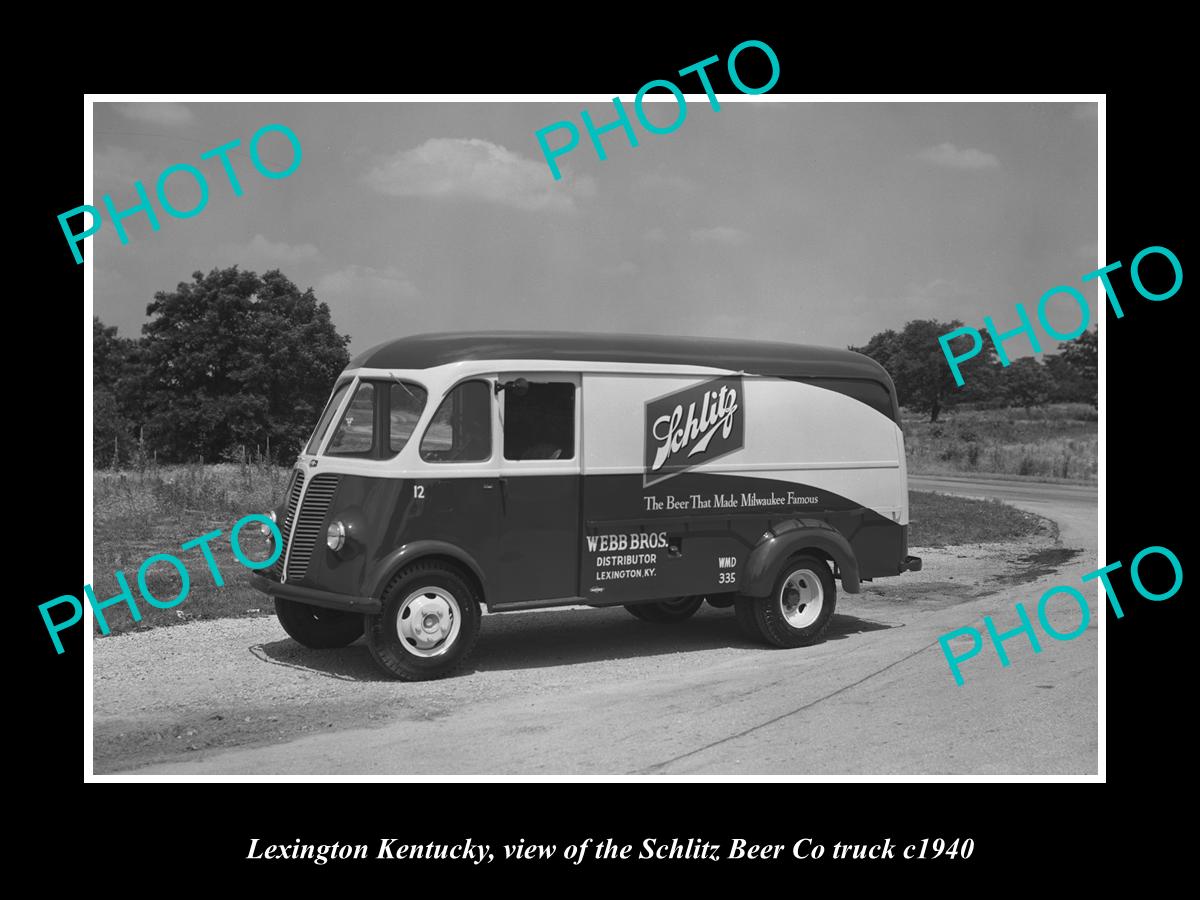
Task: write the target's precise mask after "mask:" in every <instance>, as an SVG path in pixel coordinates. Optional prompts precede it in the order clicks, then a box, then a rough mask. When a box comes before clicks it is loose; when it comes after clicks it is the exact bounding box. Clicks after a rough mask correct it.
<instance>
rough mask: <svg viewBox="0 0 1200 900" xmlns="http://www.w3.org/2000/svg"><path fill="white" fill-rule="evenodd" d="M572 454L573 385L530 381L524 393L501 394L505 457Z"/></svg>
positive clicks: (559, 456) (566, 455) (555, 457)
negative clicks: (519, 394)
mask: <svg viewBox="0 0 1200 900" xmlns="http://www.w3.org/2000/svg"><path fill="white" fill-rule="evenodd" d="M574 457H575V385H574V384H571V383H570V382H562V381H552V382H548V383H542V384H537V383H530V385H529V390H528V391H527V392H526V393H525V394H524V395H523V396H517V395H516V393H515V392H513V391H506V392H505V394H504V458H505V459H573V458H574Z"/></svg>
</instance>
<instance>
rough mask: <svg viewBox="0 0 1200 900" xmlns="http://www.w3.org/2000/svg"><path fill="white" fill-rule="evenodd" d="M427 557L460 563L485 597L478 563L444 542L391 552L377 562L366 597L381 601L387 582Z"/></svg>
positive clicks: (421, 543) (422, 543) (415, 544)
mask: <svg viewBox="0 0 1200 900" xmlns="http://www.w3.org/2000/svg"><path fill="white" fill-rule="evenodd" d="M427 556H445V557H449V558H450V559H453V560H454V561H455V562H458V563H461V564H462V565H463V566H464V567H465V568H467V569H469V570H470V571H471V573H472V574H473V575H474V576H475V578H476V579H477V580H478V581H479V584H480V586H481V587H482V589H483V594H484V597H485V598H486V597H487V579H486V578H484V577H483V569H482V568H480V566H479V563H477V562H476V561H475V559H474V558H473V557H472V556H471V554H469V553H467V552H466V551H464V550H463V549H462V548H460V547H456V546H455V545H454V544H448V543H446V542H445V541H413V542H412V543H410V544H405V545H404V546H402V547H400V548H399V549H398V550H393V551H392V552H391V553H389V554H388V555H387V556H385V557H384V558H383V559H382V560H380V561H379V563H378V565H376V566H375V569H374V571H373V572H372V574H371V576H370V577H369V578H368V579H367V582H368V584H369V585H370V590H369V592H368V594H367V596H369V597H374V598H376V599H382V597H383V590H384V588H386V587H387V586H388V582H389V581H391V580H392V578H393V577H395V575H396V573H397V572H399V571H400V570H401V569H403V568H404V567H405V566H407V565H409V564H410V563H413V562H416V561H417V560H419V559H423V558H424V557H427Z"/></svg>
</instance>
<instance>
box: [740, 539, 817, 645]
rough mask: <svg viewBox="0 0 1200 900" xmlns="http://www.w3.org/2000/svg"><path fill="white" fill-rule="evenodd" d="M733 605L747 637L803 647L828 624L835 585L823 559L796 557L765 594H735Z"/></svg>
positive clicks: (784, 568) (815, 638) (788, 562)
mask: <svg viewBox="0 0 1200 900" xmlns="http://www.w3.org/2000/svg"><path fill="white" fill-rule="evenodd" d="M818 604H819V605H818ZM814 605H816V609H815V611H814V609H813V607H814ZM735 607H736V609H737V616H738V624H739V625H741V626H742V630H743V631H744V632H746V633H747V636H749V637H751V638H756V639H758V640H763V641H766V642H767V643H769V644H774V645H775V646H776V647H803V646H805V645H807V644H812V643H815V642H816V641H818V640H820V638H821V635H822V634H824V633H825V629H826V628H828V627H829V620H830V619H832V618H833V611H834V609H835V608H836V607H837V585H836V583H835V582H834V580H833V573H832V572H831V571H829V566H828V564H827V563H826V562H825V561H824V560H822V559H818V558H817V557H815V556H797V557H794V558H792V559H790V560H788V561H787V564H786V565H784V567H783V569H782V570H781V571H780V573H779V577H778V578H776V579H775V586H774V588H773V589H772V591H771V593H770V595H769V596H766V597H739V598H738V600H737V603H736V604H735Z"/></svg>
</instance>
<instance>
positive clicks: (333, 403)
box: [304, 381, 350, 456]
mask: <svg viewBox="0 0 1200 900" xmlns="http://www.w3.org/2000/svg"><path fill="white" fill-rule="evenodd" d="M349 389H350V382H349V381H344V382H342V384H341V385H339V386H338V389H337V390H336V391H334V392H333V397H332V398H330V400H329V404H328V405H327V406H326V407H325V411H324V412H323V413H321V420H320V421H319V422H317V427H316V430H315V431H313V434H312V437H311V438H310V439H309V441H308V446H307V447H305V448H304V452H305V453H307V454H308V455H310V456H311V455H312V454H314V453H316V452H317V448H318V447H320V446H321V441H322V440H324V438H325V432H326V431H328V430H329V422H330V420H331V419H333V414H334V413H336V412H337V409H338V407H339V406H341V405H342V398H343V397H345V396H346V391H348V390H349Z"/></svg>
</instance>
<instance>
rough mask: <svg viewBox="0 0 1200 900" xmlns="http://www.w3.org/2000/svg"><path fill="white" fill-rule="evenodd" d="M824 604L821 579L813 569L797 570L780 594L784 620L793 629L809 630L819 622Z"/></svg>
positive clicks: (788, 579)
mask: <svg viewBox="0 0 1200 900" xmlns="http://www.w3.org/2000/svg"><path fill="white" fill-rule="evenodd" d="M824 602H825V591H824V590H823V589H822V587H821V579H820V578H818V577H817V573H816V572H814V571H812V569H797V570H796V571H795V572H793V573H792V574H791V575H789V576H788V578H787V581H785V582H784V583H783V588H782V590H781V591H780V592H779V606H780V609H781V610H782V611H783V618H784V619H785V620H786V621H787V623H788V624H789V625H791V626H792V627H793V628H807V627H808V626H809V625H811V624H813V622H815V621H817V616H819V615H820V614H821V607H822V605H823V604H824Z"/></svg>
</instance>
